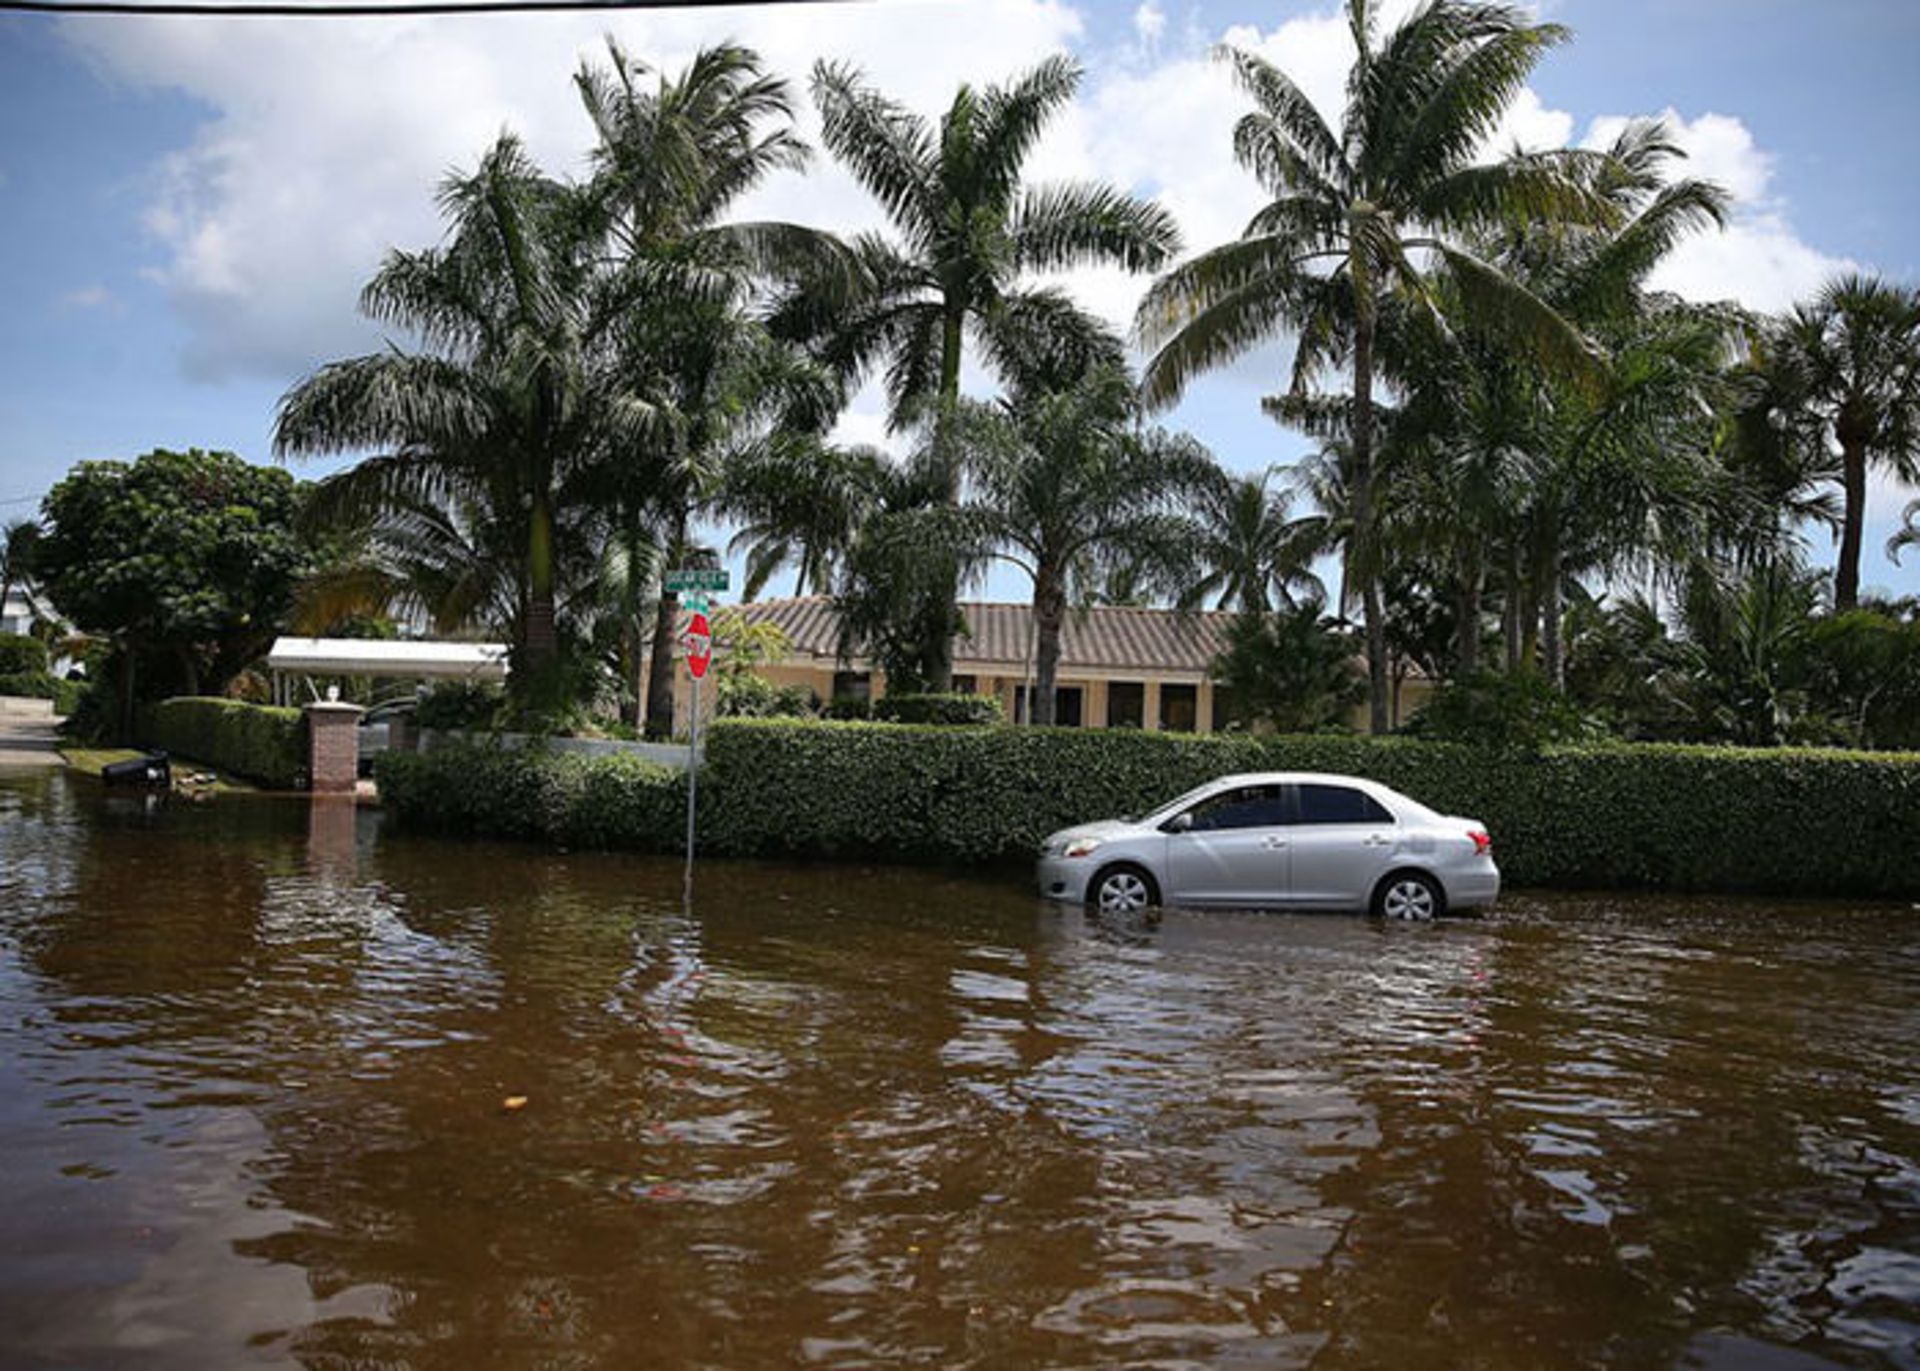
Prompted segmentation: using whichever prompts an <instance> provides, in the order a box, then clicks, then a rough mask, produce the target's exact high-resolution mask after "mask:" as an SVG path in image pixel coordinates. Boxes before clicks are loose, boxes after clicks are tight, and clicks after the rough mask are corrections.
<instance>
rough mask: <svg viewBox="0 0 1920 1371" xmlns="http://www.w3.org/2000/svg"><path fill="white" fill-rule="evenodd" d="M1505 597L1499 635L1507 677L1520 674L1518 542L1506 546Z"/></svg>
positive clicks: (1501, 607) (1517, 540)
mask: <svg viewBox="0 0 1920 1371" xmlns="http://www.w3.org/2000/svg"><path fill="white" fill-rule="evenodd" d="M1506 571H1507V575H1506V596H1505V598H1504V600H1503V601H1502V603H1501V606H1500V635H1501V637H1503V638H1504V639H1506V647H1507V675H1509V676H1516V675H1518V674H1519V672H1520V598H1521V596H1520V541H1519V539H1517V538H1516V539H1514V540H1513V541H1512V542H1510V543H1509V544H1508V545H1507V568H1506Z"/></svg>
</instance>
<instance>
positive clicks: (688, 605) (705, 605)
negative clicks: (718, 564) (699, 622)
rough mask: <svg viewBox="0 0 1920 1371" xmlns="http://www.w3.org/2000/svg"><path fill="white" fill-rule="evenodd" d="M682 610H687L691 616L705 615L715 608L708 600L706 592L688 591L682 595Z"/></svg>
mask: <svg viewBox="0 0 1920 1371" xmlns="http://www.w3.org/2000/svg"><path fill="white" fill-rule="evenodd" d="M680 608H682V609H684V610H686V611H687V612H688V613H689V614H705V613H706V612H707V611H708V610H709V609H711V608H713V606H712V604H711V603H710V602H709V601H708V600H707V597H706V593H705V592H704V591H699V590H688V591H682V592H681V594H680Z"/></svg>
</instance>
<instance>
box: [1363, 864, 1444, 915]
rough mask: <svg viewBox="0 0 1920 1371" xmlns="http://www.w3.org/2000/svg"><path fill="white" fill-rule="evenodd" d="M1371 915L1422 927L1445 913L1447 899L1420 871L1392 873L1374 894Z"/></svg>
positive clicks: (1431, 878) (1435, 883)
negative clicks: (1413, 922) (1419, 924)
mask: <svg viewBox="0 0 1920 1371" xmlns="http://www.w3.org/2000/svg"><path fill="white" fill-rule="evenodd" d="M1373 912H1374V914H1375V915H1377V916H1378V917H1380V918H1383V919H1410V920H1414V921H1416V922H1422V923H1424V922H1425V921H1427V920H1428V919H1437V918H1439V917H1440V916H1441V915H1442V914H1444V913H1446V912H1447V895H1446V892H1445V891H1444V890H1442V889H1441V888H1440V883H1439V882H1438V881H1436V880H1434V879H1433V877H1431V876H1429V875H1427V874H1426V872H1424V871H1396V872H1393V873H1392V874H1391V875H1389V876H1388V877H1387V878H1386V879H1385V880H1383V881H1381V882H1380V884H1379V886H1378V887H1377V888H1376V889H1375V890H1374V892H1373Z"/></svg>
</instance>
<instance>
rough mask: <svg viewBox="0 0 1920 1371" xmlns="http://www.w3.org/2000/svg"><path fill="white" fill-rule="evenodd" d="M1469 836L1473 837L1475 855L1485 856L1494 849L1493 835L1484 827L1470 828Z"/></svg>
mask: <svg viewBox="0 0 1920 1371" xmlns="http://www.w3.org/2000/svg"><path fill="white" fill-rule="evenodd" d="M1467 836H1468V837H1469V838H1471V839H1473V855H1474V856H1476V857H1484V856H1486V855H1487V854H1488V853H1489V852H1491V851H1493V835H1492V834H1491V833H1489V832H1487V830H1486V829H1484V828H1470V829H1468V830H1467Z"/></svg>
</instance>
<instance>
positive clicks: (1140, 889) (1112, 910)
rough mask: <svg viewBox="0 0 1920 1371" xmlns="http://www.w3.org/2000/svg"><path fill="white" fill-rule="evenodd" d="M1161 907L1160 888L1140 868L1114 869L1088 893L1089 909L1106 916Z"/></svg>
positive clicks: (1111, 868)
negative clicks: (1158, 905)
mask: <svg viewBox="0 0 1920 1371" xmlns="http://www.w3.org/2000/svg"><path fill="white" fill-rule="evenodd" d="M1159 903H1160V890H1159V887H1157V886H1156V885H1154V883H1153V877H1151V876H1149V875H1148V874H1147V873H1146V872H1145V871H1142V870H1141V869H1140V868H1139V867H1137V866H1110V867H1108V868H1107V869H1106V870H1105V871H1102V872H1101V873H1100V874H1099V875H1098V876H1095V877H1094V878H1093V885H1092V886H1090V887H1089V888H1088V891H1087V905H1088V907H1090V908H1092V909H1097V910H1099V911H1100V912H1101V913H1102V914H1137V913H1139V912H1140V911H1141V910H1143V909H1147V908H1150V907H1151V906H1153V905H1157V904H1159Z"/></svg>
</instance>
